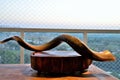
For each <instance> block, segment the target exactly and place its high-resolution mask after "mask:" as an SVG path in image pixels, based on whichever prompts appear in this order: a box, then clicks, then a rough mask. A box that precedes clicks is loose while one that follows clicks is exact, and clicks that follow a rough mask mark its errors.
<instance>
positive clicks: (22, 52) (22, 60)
mask: <svg viewBox="0 0 120 80" xmlns="http://www.w3.org/2000/svg"><path fill="white" fill-rule="evenodd" d="M20 36H21V38H22V39H24V32H23V31H22V32H20ZM20 64H24V48H23V47H20Z"/></svg>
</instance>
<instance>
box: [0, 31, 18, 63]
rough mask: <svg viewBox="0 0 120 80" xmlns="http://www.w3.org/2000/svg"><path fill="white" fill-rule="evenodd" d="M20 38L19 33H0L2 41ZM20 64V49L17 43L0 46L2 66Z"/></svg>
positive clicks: (11, 42)
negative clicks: (15, 37) (14, 37)
mask: <svg viewBox="0 0 120 80" xmlns="http://www.w3.org/2000/svg"><path fill="white" fill-rule="evenodd" d="M15 35H16V36H19V35H20V33H18V32H0V40H3V39H5V38H8V37H12V36H15ZM18 63H20V47H19V45H18V44H17V43H16V42H15V41H9V42H7V43H5V44H0V64H18Z"/></svg>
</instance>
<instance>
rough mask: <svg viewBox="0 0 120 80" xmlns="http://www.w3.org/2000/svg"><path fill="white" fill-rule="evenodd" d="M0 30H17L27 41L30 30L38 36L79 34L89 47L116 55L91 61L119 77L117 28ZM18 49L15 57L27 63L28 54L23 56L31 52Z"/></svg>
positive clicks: (12, 29)
mask: <svg viewBox="0 0 120 80" xmlns="http://www.w3.org/2000/svg"><path fill="white" fill-rule="evenodd" d="M0 32H2V33H5V32H8V35H9V33H11V32H17V33H18V36H20V37H21V38H23V39H24V40H27V41H28V42H29V40H31V38H32V37H31V35H28V34H29V33H31V32H32V34H34V33H38V32H40V33H39V34H38V35H40V36H41V33H44V34H49V33H51V34H53V35H54V36H53V37H55V36H57V35H59V34H63V33H68V34H71V35H74V36H77V37H78V36H80V37H79V38H80V39H82V40H83V41H84V42H85V43H86V44H88V46H89V47H91V48H92V49H94V50H98V51H101V50H103V49H109V50H110V51H112V52H113V54H114V55H115V56H116V57H117V60H116V61H115V62H105V63H102V62H93V64H95V65H97V66H99V67H100V68H103V69H104V70H106V71H107V72H108V73H110V74H113V75H114V74H116V75H115V76H117V77H118V78H120V73H119V70H118V69H119V66H120V65H119V62H120V60H119V59H120V57H119V56H120V54H119V44H120V41H119V39H120V37H119V35H120V30H118V29H42V28H0ZM56 33H57V34H56ZM12 35H16V33H13V34H12ZM34 35H35V36H36V34H34ZM91 35H95V36H94V37H91ZM106 35H107V39H106ZM111 35H112V36H111ZM3 36H4V35H3ZM35 36H34V38H35ZM43 36H44V35H43ZM99 36H101V37H99ZM116 36H117V38H116ZM6 37H7V36H6ZM6 37H4V38H6ZM46 37H51V35H47V36H46ZM98 37H99V38H98ZM28 38H30V39H28ZM93 38H94V39H93ZM1 39H2V37H1ZM1 39H0V40H1ZM35 39H36V38H35ZM40 39H41V38H40ZM45 39H46V38H45ZM103 39H104V40H106V41H108V42H107V43H106V42H104V40H103ZM113 39H114V40H113ZM95 40H96V41H98V43H96V44H97V45H96V44H95V46H96V47H92V45H94V42H95ZM90 41H91V43H90ZM35 42H36V44H40V42H37V41H35ZM111 42H112V43H111ZM113 42H117V44H116V43H115V44H114V43H113ZM109 43H110V44H109ZM108 44H109V45H108ZM11 45H12V44H11ZM105 45H108V46H105ZM111 45H113V46H111ZM116 45H117V46H116ZM98 46H99V48H97V47H98ZM100 47H101V48H100ZM18 50H19V51H20V52H17V53H20V56H17V57H20V64H24V63H29V56H28V57H25V54H26V53H27V54H30V53H31V52H29V51H27V50H25V49H23V48H22V47H20V49H18ZM0 58H1V57H0ZM25 58H26V59H27V60H28V61H27V60H26V59H25ZM6 60H7V59H6ZM103 64H104V65H103ZM110 65H112V66H110Z"/></svg>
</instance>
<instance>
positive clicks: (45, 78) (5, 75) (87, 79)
mask: <svg viewBox="0 0 120 80" xmlns="http://www.w3.org/2000/svg"><path fill="white" fill-rule="evenodd" d="M0 80H118V79H117V78H115V77H113V76H111V75H109V74H107V73H105V72H104V71H103V70H101V69H99V68H98V67H96V66H94V65H90V66H89V69H88V71H87V72H85V73H83V74H79V73H76V74H74V75H73V74H67V75H63V74H62V75H58V74H54V75H53V74H49V75H44V74H38V73H37V71H35V70H33V69H32V68H31V65H30V64H0Z"/></svg>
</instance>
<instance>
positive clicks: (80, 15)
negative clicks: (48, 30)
mask: <svg viewBox="0 0 120 80" xmlns="http://www.w3.org/2000/svg"><path fill="white" fill-rule="evenodd" d="M0 23H2V24H3V23H32V24H41V23H46V24H78V25H79V24H80V25H117V26H120V0H0Z"/></svg>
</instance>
